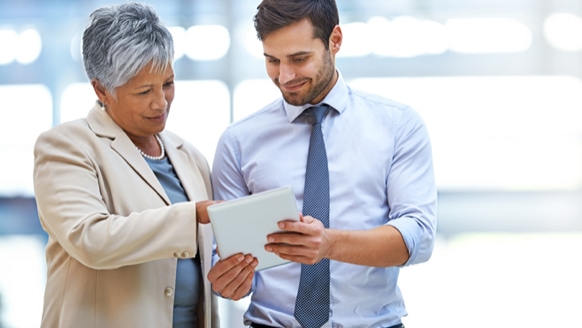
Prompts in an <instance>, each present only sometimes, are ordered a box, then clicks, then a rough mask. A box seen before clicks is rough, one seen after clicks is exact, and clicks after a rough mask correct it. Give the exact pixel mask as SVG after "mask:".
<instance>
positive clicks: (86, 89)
mask: <svg viewBox="0 0 582 328" xmlns="http://www.w3.org/2000/svg"><path fill="white" fill-rule="evenodd" d="M95 101H97V95H96V94H95V91H94V90H93V87H92V86H91V84H90V83H89V82H85V83H71V84H69V85H68V86H67V87H66V88H65V90H64V91H63V94H62V95H61V112H60V122H59V123H62V122H68V121H72V120H76V119H79V118H84V117H86V116H87V113H89V110H90V109H91V108H93V106H94V105H95Z"/></svg>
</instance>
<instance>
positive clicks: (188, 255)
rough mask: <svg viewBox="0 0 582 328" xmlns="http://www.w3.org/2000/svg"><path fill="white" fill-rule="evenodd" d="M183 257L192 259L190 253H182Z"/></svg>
mask: <svg viewBox="0 0 582 328" xmlns="http://www.w3.org/2000/svg"><path fill="white" fill-rule="evenodd" d="M182 257H183V258H188V257H190V253H188V252H184V253H182Z"/></svg>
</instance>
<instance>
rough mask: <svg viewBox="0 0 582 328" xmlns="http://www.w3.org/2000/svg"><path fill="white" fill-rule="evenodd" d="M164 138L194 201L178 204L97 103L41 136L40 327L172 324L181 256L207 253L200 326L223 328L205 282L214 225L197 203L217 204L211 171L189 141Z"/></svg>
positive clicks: (37, 178)
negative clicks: (199, 213)
mask: <svg viewBox="0 0 582 328" xmlns="http://www.w3.org/2000/svg"><path fill="white" fill-rule="evenodd" d="M161 138H162V140H163V142H164V145H165V147H166V150H167V156H168V157H169V158H170V161H171V162H172V164H173V166H174V170H175V171H176V174H177V175H178V177H179V178H180V181H181V182H182V185H183V187H184V189H185V190H186V193H187V194H188V198H189V199H190V201H191V202H187V203H178V204H175V205H172V206H169V205H170V200H169V199H168V196H167V195H166V193H165V192H164V189H163V188H162V186H161V185H160V183H159V182H158V180H157V178H156V177H155V175H154V173H153V172H152V170H151V169H150V167H149V166H148V164H147V163H146V161H145V160H144V159H143V158H142V156H141V155H140V154H139V152H138V151H137V150H136V148H135V146H134V144H133V143H132V142H131V140H130V139H129V137H128V136H127V135H126V134H125V132H124V131H123V130H122V129H121V128H120V127H119V126H118V125H116V124H115V123H114V122H113V120H112V119H111V118H110V116H109V115H108V114H107V113H106V112H105V111H103V110H102V109H101V108H100V107H99V106H97V105H96V106H95V107H94V108H93V109H92V110H91V111H90V112H89V114H88V116H87V118H86V119H80V120H76V121H73V122H69V123H64V124H62V125H60V126H57V127H55V128H53V129H51V130H49V131H47V132H44V133H43V134H41V135H40V136H39V138H38V140H37V142H36V145H35V147H34V154H35V163H34V191H35V196H36V201H37V206H38V214H39V217H40V222H41V224H42V226H43V228H44V229H45V230H46V231H47V233H48V235H49V240H48V244H47V247H46V259H47V281H46V290H45V295H44V310H43V315H42V324H41V327H50V328H56V327H59V328H67V327H74V328H78V327H84V328H87V327H103V328H115V327H139V328H144V327H151V328H165V327H172V309H173V302H174V288H175V278H176V265H177V258H189V257H194V256H195V255H196V253H197V252H200V258H201V262H202V277H201V279H202V280H203V282H204V283H203V284H201V286H202V285H203V286H204V288H203V293H202V295H201V297H200V305H201V306H200V309H199V317H200V318H201V321H203V324H201V325H200V327H205V328H210V327H219V322H218V311H217V307H216V301H217V300H216V297H215V296H214V295H213V294H212V293H211V287H210V284H209V282H208V280H207V279H206V275H207V273H208V271H209V270H210V266H211V256H212V231H211V227H210V225H202V224H200V225H199V224H197V220H196V208H195V202H196V201H199V200H206V199H211V197H212V190H211V184H210V169H209V167H208V164H207V162H206V160H205V158H204V157H203V156H202V154H201V153H200V152H198V150H196V149H195V148H194V147H193V146H192V145H190V144H189V143H187V142H185V141H184V140H182V139H181V138H179V137H178V136H176V135H175V134H172V133H171V132H163V133H162V134H161Z"/></svg>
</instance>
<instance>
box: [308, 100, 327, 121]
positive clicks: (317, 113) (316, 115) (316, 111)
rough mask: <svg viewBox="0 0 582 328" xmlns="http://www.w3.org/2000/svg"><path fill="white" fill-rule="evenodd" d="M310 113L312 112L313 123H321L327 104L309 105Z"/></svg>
mask: <svg viewBox="0 0 582 328" xmlns="http://www.w3.org/2000/svg"><path fill="white" fill-rule="evenodd" d="M309 110H311V113H312V114H313V119H314V122H313V124H321V122H322V121H323V117H324V116H325V112H326V111H327V105H325V104H323V105H319V106H313V107H310V108H309Z"/></svg>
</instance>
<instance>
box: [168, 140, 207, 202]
mask: <svg viewBox="0 0 582 328" xmlns="http://www.w3.org/2000/svg"><path fill="white" fill-rule="evenodd" d="M160 136H161V138H162V142H163V143H164V145H165V147H166V154H167V156H168V157H169V158H170V161H171V162H172V166H173V167H174V171H175V172H176V175H177V176H178V178H179V179H180V182H181V183H182V187H184V190H185V191H186V194H187V195H188V199H189V200H190V201H194V202H195V201H199V200H206V199H209V196H208V194H207V193H206V186H205V183H204V179H203V178H202V175H201V174H200V170H198V167H197V166H196V164H195V163H194V162H193V159H192V158H191V157H190V156H188V154H187V153H185V152H184V151H183V150H182V146H183V144H184V142H183V140H181V139H178V138H171V137H170V136H169V135H166V134H165V133H161V134H160Z"/></svg>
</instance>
